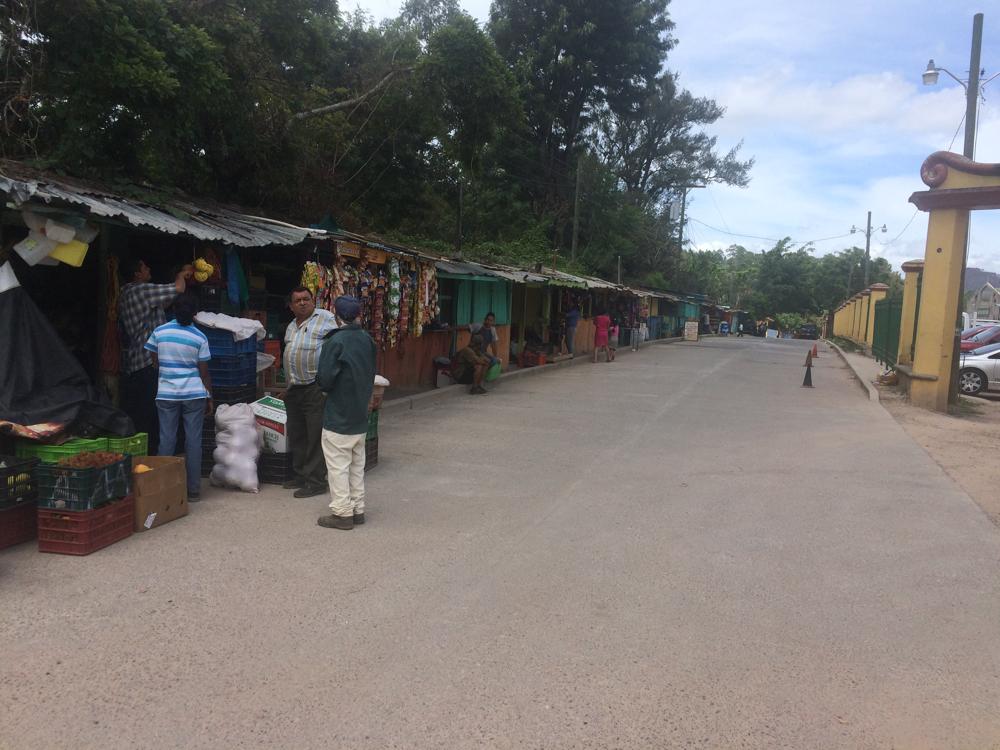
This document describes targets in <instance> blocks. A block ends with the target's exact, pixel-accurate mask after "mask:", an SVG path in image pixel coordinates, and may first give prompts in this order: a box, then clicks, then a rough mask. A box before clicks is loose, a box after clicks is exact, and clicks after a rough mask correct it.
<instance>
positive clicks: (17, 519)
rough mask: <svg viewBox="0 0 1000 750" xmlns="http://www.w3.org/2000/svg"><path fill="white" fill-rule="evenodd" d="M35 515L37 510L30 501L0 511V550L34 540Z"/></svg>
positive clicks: (36, 525)
mask: <svg viewBox="0 0 1000 750" xmlns="http://www.w3.org/2000/svg"><path fill="white" fill-rule="evenodd" d="M37 514H38V509H37V507H36V506H35V504H34V503H33V502H31V501H30V500H29V501H28V502H24V503H21V504H20V505H15V506H14V507H12V508H4V509H3V510H0V549H5V548H7V547H13V546H14V545H15V544H20V543H21V542H30V541H31V540H32V539H34V538H35V536H36V534H37V529H38V522H37Z"/></svg>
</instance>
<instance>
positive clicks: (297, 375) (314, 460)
mask: <svg viewBox="0 0 1000 750" xmlns="http://www.w3.org/2000/svg"><path fill="white" fill-rule="evenodd" d="M288 306H289V308H290V309H291V311H292V314H293V315H294V316H295V320H293V321H292V322H291V323H289V324H288V328H287V329H286V330H285V354H284V365H285V379H286V381H287V382H288V390H287V391H285V393H284V400H285V414H286V418H287V419H286V423H285V424H286V429H287V430H288V447H289V450H291V452H292V471H294V473H295V476H294V477H293V478H292V480H291V481H289V482H286V483H285V488H286V489H295V497H313V496H315V495H322V494H323V493H325V492H327V491H328V488H327V483H326V459H325V458H324V456H323V445H322V439H323V408H324V405H325V404H326V396H325V395H324V394H323V391H321V390H320V389H319V386H318V385H316V370H317V369H318V368H319V354H320V349H321V348H322V347H323V341H324V339H326V337H327V336H329V335H330V333H332V332H333V331H334V330H336V328H337V319H336V316H334V314H333V313H331V312H330V311H329V310H317V309H316V300H315V299H314V298H313V295H312V292H311V291H309V289H307V288H306V287H304V286H300V287H296V288H295V289H293V290H292V293H291V295H290V296H289V303H288Z"/></svg>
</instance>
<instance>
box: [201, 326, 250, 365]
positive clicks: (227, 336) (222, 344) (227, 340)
mask: <svg viewBox="0 0 1000 750" xmlns="http://www.w3.org/2000/svg"><path fill="white" fill-rule="evenodd" d="M198 328H199V329H201V332H202V333H204V334H205V337H206V338H207V339H208V349H209V351H211V352H212V357H213V358H215V357H235V356H236V355H238V354H247V353H248V352H256V351H257V337H256V336H251V337H250V338H248V339H243V340H242V341H237V340H236V339H234V338H233V334H232V333H230V332H229V331H222V330H219V329H218V328H206V327H203V326H198Z"/></svg>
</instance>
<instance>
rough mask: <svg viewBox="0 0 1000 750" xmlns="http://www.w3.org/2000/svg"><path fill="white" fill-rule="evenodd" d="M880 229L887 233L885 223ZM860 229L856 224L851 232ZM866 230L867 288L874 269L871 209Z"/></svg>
mask: <svg viewBox="0 0 1000 750" xmlns="http://www.w3.org/2000/svg"><path fill="white" fill-rule="evenodd" d="M878 229H879V230H880V231H881V232H882V233H885V232H886V231H888V229H887V227H886V226H885V224H883V225H882V226H881V227H878ZM860 231H861V230H860V229H858V228H857V227H855V226H852V227H851V234H854V233H855V232H860ZM864 232H865V286H864V288H865V289H867V288H868V285H869V283H870V282H871V270H872V256H871V251H872V212H871V211H869V212H868V223H867V224H866V225H865V229H864ZM851 270H852V271H853V270H854V269H853V268H852V269H851Z"/></svg>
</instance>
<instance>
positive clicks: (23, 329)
mask: <svg viewBox="0 0 1000 750" xmlns="http://www.w3.org/2000/svg"><path fill="white" fill-rule="evenodd" d="M0 420H7V421H10V422H14V423H15V424H20V425H33V424H40V423H42V422H57V423H59V424H65V425H70V424H73V425H74V429H75V430H77V431H85V430H87V429H93V430H94V431H96V432H100V433H104V434H110V435H121V436H127V435H131V434H133V433H134V432H135V430H134V428H133V425H132V420H131V419H129V418H128V416H127V415H126V414H125V413H124V412H121V411H119V410H118V409H115V408H114V407H113V406H112V405H111V402H110V400H109V399H108V398H107V396H106V395H105V394H104V393H103V392H102V391H101V390H100V389H98V388H97V387H95V386H94V384H93V383H92V382H91V380H90V378H89V377H87V373H86V371H85V370H84V369H83V367H82V366H81V365H80V363H79V361H77V359H76V358H75V357H74V356H73V354H72V353H71V352H70V351H69V349H68V348H67V347H66V346H65V344H63V342H62V341H61V340H60V338H59V336H58V335H57V334H56V332H55V330H54V329H53V328H52V325H51V324H50V323H49V321H48V320H47V319H46V318H45V316H44V315H43V314H42V312H41V311H40V310H39V309H38V307H37V306H36V305H35V303H34V302H33V301H32V299H31V297H29V296H28V294H27V292H25V291H24V289H22V288H21V287H15V288H13V289H9V290H8V291H6V292H3V293H0Z"/></svg>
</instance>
